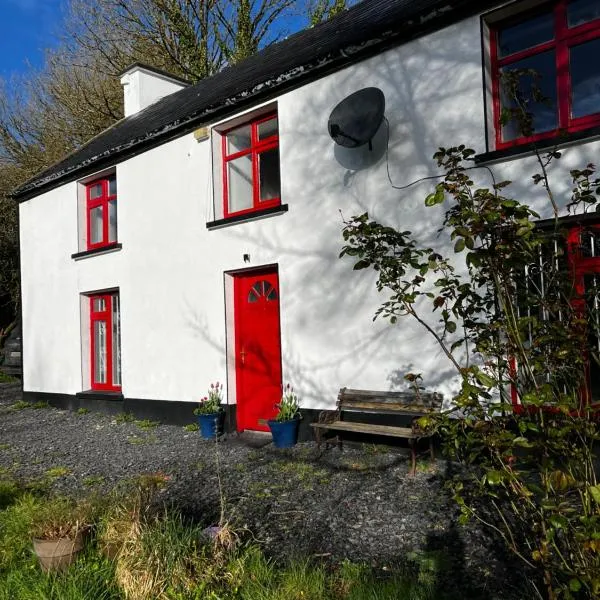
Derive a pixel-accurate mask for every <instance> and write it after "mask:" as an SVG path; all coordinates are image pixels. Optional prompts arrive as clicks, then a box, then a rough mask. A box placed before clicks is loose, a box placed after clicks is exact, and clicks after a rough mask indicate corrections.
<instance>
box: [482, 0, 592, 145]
mask: <svg viewBox="0 0 600 600" xmlns="http://www.w3.org/2000/svg"><path fill="white" fill-rule="evenodd" d="M490 42H491V53H490V54H491V67H492V93H493V101H494V122H495V130H496V148H497V149H502V148H506V147H509V146H513V145H516V144H522V143H531V142H535V141H537V140H540V139H544V138H549V137H553V136H556V135H558V134H560V133H571V132H577V131H583V130H585V129H587V128H590V127H593V126H597V125H600V60H598V58H599V57H600V0H555V1H554V2H550V3H545V4H543V5H542V6H540V7H539V8H537V9H535V10H534V11H532V12H528V13H526V14H520V15H517V16H516V17H511V18H509V19H507V20H505V21H501V22H499V23H494V24H493V25H490ZM518 113H520V114H522V115H524V117H525V120H524V121H519V120H518V119H516V118H515V115H516V114H518Z"/></svg>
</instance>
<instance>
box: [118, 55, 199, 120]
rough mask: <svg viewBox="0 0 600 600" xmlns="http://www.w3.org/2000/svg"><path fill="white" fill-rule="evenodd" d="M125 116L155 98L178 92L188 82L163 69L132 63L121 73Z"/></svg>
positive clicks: (153, 100) (148, 104)
mask: <svg viewBox="0 0 600 600" xmlns="http://www.w3.org/2000/svg"><path fill="white" fill-rule="evenodd" d="M121 85H122V86H123V99H124V106H125V116H126V117H129V116H131V115H134V114H135V113H138V112H140V110H143V109H144V108H146V107H147V106H150V105H151V104H154V103H155V102H156V101H157V100H160V99H161V98H164V97H165V96H168V95H169V94H172V93H173V92H178V91H179V90H182V89H183V88H185V87H187V86H188V85H189V83H188V82H187V81H185V80H184V79H180V78H179V77H175V76H174V75H169V73H165V72H164V71H160V70H159V69H155V68H153V67H149V66H147V65H143V64H142V63H134V64H133V65H131V66H130V67H127V69H126V70H125V71H123V73H121Z"/></svg>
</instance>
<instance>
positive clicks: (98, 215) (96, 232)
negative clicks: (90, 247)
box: [90, 206, 104, 244]
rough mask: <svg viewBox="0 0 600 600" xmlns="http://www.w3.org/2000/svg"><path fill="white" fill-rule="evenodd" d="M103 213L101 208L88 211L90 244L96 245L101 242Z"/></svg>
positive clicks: (97, 207)
mask: <svg viewBox="0 0 600 600" xmlns="http://www.w3.org/2000/svg"><path fill="white" fill-rule="evenodd" d="M103 220H104V219H103V211H102V207H101V206H96V207H95V208H92V210H90V242H91V243H92V244H98V243H100V242H102V229H103V227H102V226H103Z"/></svg>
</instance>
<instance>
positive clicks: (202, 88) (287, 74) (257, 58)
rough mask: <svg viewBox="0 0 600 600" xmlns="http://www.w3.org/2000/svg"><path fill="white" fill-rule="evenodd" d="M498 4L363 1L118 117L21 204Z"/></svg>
mask: <svg viewBox="0 0 600 600" xmlns="http://www.w3.org/2000/svg"><path fill="white" fill-rule="evenodd" d="M502 3H503V2H502V1H501V0H478V1H476V2H475V1H472V0H471V1H469V0H363V2H360V3H359V4H356V5H355V6H353V7H352V8H350V9H348V10H346V11H344V12H342V13H341V14H339V15H337V16H336V17H334V18H332V19H331V20H329V21H327V22H325V23H322V24H320V25H317V26H316V27H313V28H310V29H306V30H304V31H301V32H299V33H296V34H294V35H292V36H290V37H289V38H287V39H285V40H283V41H281V42H279V43H277V44H273V45H271V46H268V47H267V48H265V49H263V50H262V51H260V52H259V53H257V54H255V55H254V56H252V57H250V58H248V59H246V60H244V61H242V62H240V63H238V64H237V65H234V66H231V67H227V68H226V69H224V70H222V71H220V72H219V73H217V74H215V75H213V76H211V77H208V78H206V79H203V80H202V81H200V82H198V83H197V84H195V85H193V86H190V87H188V88H185V89H183V90H181V91H178V92H175V93H173V94H171V95H169V96H167V97H165V98H163V99H161V100H159V101H157V102H156V103H154V104H152V105H151V106H148V107H147V108H145V109H144V110H142V111H140V112H138V113H136V114H134V115H131V116H129V117H127V118H125V119H122V120H120V121H118V122H117V123H115V124H114V125H113V126H112V127H110V128H109V129H107V130H106V131H104V132H102V133H101V134H100V135H98V136H96V137H95V138H93V139H92V140H90V141H89V142H88V143H86V144H85V145H84V146H82V147H81V148H79V149H78V150H76V151H75V152H73V153H71V154H70V155H69V156H67V157H66V158H64V159H63V160H61V161H59V162H58V163H56V164H54V165H53V166H51V167H50V168H48V169H46V170H45V171H43V172H42V173H40V174H38V175H37V176H36V177H34V178H33V179H31V180H30V181H28V182H27V183H25V184H24V185H22V186H21V187H20V188H18V189H17V190H16V191H15V192H14V193H13V196H14V197H15V198H16V199H18V200H20V201H23V200H27V199H29V198H32V197H34V196H37V195H39V194H41V193H43V192H45V191H47V190H49V189H52V188H54V187H57V186H58V185H61V184H63V183H66V182H68V181H73V180H74V179H77V178H79V177H82V176H84V175H86V174H89V173H92V172H94V171H97V170H99V169H102V168H105V167H106V166H109V165H114V164H115V163H117V162H120V161H121V160H124V159H125V158H128V157H131V156H134V155H135V154H139V153H140V152H142V151H144V150H146V149H148V148H150V147H153V146H157V145H159V144H161V143H164V142H165V141H167V140H169V139H173V138H175V137H179V136H181V135H183V134H184V133H187V132H189V131H191V130H192V129H194V128H196V127H200V126H202V125H204V124H209V123H211V122H214V121H215V120H217V119H219V118H223V117H226V116H227V115H228V114H232V113H234V112H236V111H238V110H240V109H241V108H244V107H247V106H249V105H251V104H253V103H257V102H260V101H264V100H265V99H267V98H269V97H272V96H275V95H278V94H281V93H282V92H283V91H284V90H288V89H290V88H293V87H298V86H300V85H302V84H304V83H307V82H308V81H310V80H311V79H316V78H318V77H321V76H323V75H324V74H326V73H329V72H332V71H335V70H339V69H340V68H342V67H344V66H346V65H348V64H351V63H353V62H357V61H359V60H362V59H364V58H366V57H368V56H372V55H373V54H376V53H377V52H381V51H382V49H384V48H387V47H389V46H392V45H397V44H401V43H404V42H406V41H409V40H411V39H414V38H415V37H418V36H420V35H423V34H425V33H430V32H432V31H435V30H438V29H442V28H443V27H445V26H447V25H449V24H451V23H453V22H456V21H459V20H460V19H463V18H465V17H467V16H470V15H473V14H476V13H478V12H481V11H483V10H486V9H488V8H491V7H493V6H496V5H499V4H502Z"/></svg>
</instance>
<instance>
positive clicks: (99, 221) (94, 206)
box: [86, 173, 117, 250]
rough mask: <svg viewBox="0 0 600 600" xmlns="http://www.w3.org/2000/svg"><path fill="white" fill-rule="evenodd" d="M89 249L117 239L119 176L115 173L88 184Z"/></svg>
mask: <svg viewBox="0 0 600 600" xmlns="http://www.w3.org/2000/svg"><path fill="white" fill-rule="evenodd" d="M86 216H87V219H86V220H87V249H88V250H94V249H96V248H101V247H102V246H108V245H109V244H114V243H115V242H116V241H117V178H116V175H115V174H114V173H113V174H112V175H108V176H107V177H103V178H101V179H96V180H94V181H92V182H91V183H88V184H87V185H86Z"/></svg>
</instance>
